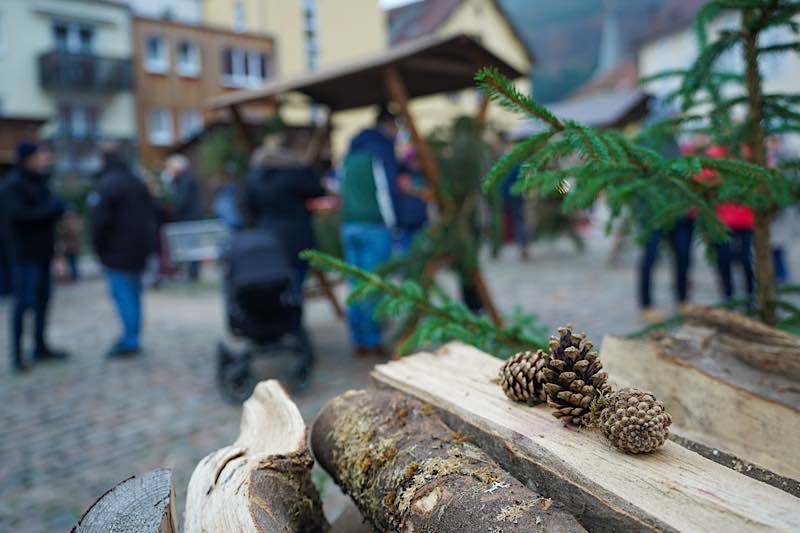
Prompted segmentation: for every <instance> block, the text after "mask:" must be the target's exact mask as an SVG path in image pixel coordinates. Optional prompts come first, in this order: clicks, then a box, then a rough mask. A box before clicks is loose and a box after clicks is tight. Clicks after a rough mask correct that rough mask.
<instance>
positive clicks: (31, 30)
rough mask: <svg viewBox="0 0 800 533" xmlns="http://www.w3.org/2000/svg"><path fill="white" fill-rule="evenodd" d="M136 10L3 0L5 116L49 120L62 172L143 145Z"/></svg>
mask: <svg viewBox="0 0 800 533" xmlns="http://www.w3.org/2000/svg"><path fill="white" fill-rule="evenodd" d="M130 20H131V19H130V11H129V8H128V6H127V5H126V4H124V3H121V2H117V1H114V0H24V1H23V0H0V77H2V79H3V80H4V83H2V84H0V115H2V116H4V117H11V118H13V117H38V118H40V119H43V120H45V126H44V127H43V128H42V133H43V136H44V137H45V138H46V139H48V140H50V141H51V142H52V144H53V148H54V150H55V152H56V162H55V163H56V168H55V171H56V173H57V174H61V175H83V176H85V175H88V174H90V173H91V172H93V171H94V170H96V169H97V165H98V159H97V149H96V148H97V143H98V142H99V141H101V140H116V141H120V142H122V143H123V144H124V145H128V146H132V145H133V143H134V142H135V140H136V121H135V96H134V79H133V69H132V61H131V57H132V55H133V50H132V38H131V24H130Z"/></svg>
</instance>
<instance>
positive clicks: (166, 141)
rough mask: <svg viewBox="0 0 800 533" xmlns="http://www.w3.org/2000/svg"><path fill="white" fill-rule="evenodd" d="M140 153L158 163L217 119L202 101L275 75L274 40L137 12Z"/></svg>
mask: <svg viewBox="0 0 800 533" xmlns="http://www.w3.org/2000/svg"><path fill="white" fill-rule="evenodd" d="M133 42H134V48H135V61H134V63H135V71H136V80H137V89H138V90H137V118H136V124H137V125H138V129H139V137H140V142H139V157H140V160H141V163H142V164H143V165H145V167H147V168H152V169H155V168H159V167H160V166H161V164H162V163H163V161H164V159H165V158H166V156H167V155H168V154H169V153H170V152H171V151H172V150H173V149H174V148H175V147H176V146H178V145H179V144H181V143H183V142H185V141H187V140H188V139H190V138H191V137H193V136H194V135H195V134H197V133H199V132H200V131H201V130H202V129H203V127H204V125H205V124H207V123H208V122H209V121H211V120H213V119H215V118H219V117H215V116H213V115H212V114H210V112H209V111H208V110H206V108H205V105H206V102H207V101H208V100H209V99H210V98H212V97H214V96H218V95H220V94H222V93H224V92H226V91H230V90H238V89H248V88H254V87H258V86H260V85H262V84H263V83H265V82H266V81H267V80H268V79H270V78H272V77H274V76H275V41H274V40H273V39H272V38H271V37H270V36H267V35H263V34H255V33H237V32H234V31H230V30H226V29H220V28H215V27H211V26H204V25H194V24H183V23H180V22H175V21H171V20H164V19H150V18H144V17H136V18H135V19H134V21H133Z"/></svg>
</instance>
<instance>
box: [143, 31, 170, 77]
mask: <svg viewBox="0 0 800 533" xmlns="http://www.w3.org/2000/svg"><path fill="white" fill-rule="evenodd" d="M144 68H145V70H146V71H147V72H153V73H156V74H166V73H167V72H169V51H168V50H167V43H166V42H165V41H164V38H163V37H161V36H158V35H151V36H150V37H148V38H147V44H146V47H145V57H144Z"/></svg>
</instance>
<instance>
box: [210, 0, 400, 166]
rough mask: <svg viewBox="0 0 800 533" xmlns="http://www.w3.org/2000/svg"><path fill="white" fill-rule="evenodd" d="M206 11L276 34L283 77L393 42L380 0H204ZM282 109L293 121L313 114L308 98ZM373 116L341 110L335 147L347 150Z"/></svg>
mask: <svg viewBox="0 0 800 533" xmlns="http://www.w3.org/2000/svg"><path fill="white" fill-rule="evenodd" d="M203 16H204V19H205V21H206V23H208V24H214V25H220V26H223V27H227V28H230V29H233V30H234V31H238V32H245V31H248V32H264V33H268V34H270V35H273V36H274V37H275V41H276V43H277V44H276V47H275V52H276V53H275V65H276V73H277V75H278V77H279V78H282V79H285V78H291V77H294V76H298V75H301V74H304V73H306V72H309V71H313V70H316V69H319V68H326V67H331V66H335V65H340V64H342V63H347V62H350V61H353V60H357V59H359V58H361V57H365V56H369V55H372V54H376V53H379V52H381V51H383V50H385V49H386V46H387V42H388V41H387V37H386V19H385V13H384V11H383V10H382V9H381V6H380V2H379V0H204V1H203ZM281 114H282V116H283V118H284V120H285V121H286V122H287V123H289V124H293V125H303V124H308V123H309V122H310V121H311V120H312V119H313V112H312V109H311V108H310V107H309V106H307V105H305V104H303V103H300V104H290V105H285V106H284V107H283V109H282V113H281ZM373 118H374V112H373V111H372V110H364V109H358V110H353V111H348V112H344V113H337V114H336V115H335V116H334V120H333V132H332V142H333V147H334V148H333V149H334V152H335V153H336V154H337V155H340V154H342V153H343V152H344V150H345V148H346V146H347V143H348V142H349V139H350V138H351V137H352V136H353V135H354V134H355V133H356V132H357V131H358V130H359V129H361V128H363V127H364V126H366V125H369V124H370V123H371V122H372V120H373Z"/></svg>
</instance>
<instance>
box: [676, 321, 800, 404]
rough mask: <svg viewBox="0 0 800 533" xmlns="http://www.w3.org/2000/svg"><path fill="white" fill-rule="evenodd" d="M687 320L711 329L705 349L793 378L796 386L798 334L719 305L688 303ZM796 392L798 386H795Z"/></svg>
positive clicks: (799, 369)
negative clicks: (708, 305) (689, 304)
mask: <svg viewBox="0 0 800 533" xmlns="http://www.w3.org/2000/svg"><path fill="white" fill-rule="evenodd" d="M685 314H686V319H687V323H688V324H689V325H692V326H703V327H707V328H710V329H711V330H713V331H714V333H715V334H714V335H713V336H709V337H707V338H706V340H705V344H704V348H705V349H706V350H717V351H719V352H722V353H723V354H724V355H727V356H730V357H735V358H737V359H739V360H740V361H743V362H744V363H746V364H748V365H751V366H753V367H755V368H759V369H761V370H765V371H767V372H774V373H776V374H779V375H781V376H784V377H787V378H790V379H792V380H794V381H795V382H796V383H797V384H798V386H799V387H800V337H798V336H797V335H792V334H791V333H789V332H787V331H782V330H779V329H775V328H773V327H771V326H768V325H766V324H764V323H763V322H759V321H758V320H754V319H752V318H750V317H746V316H744V315H741V314H739V313H735V312H733V311H730V310H728V309H722V308H719V307H705V306H700V305H692V306H689V307H688V308H687V309H686V311H685ZM798 392H800V388H799V390H798Z"/></svg>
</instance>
